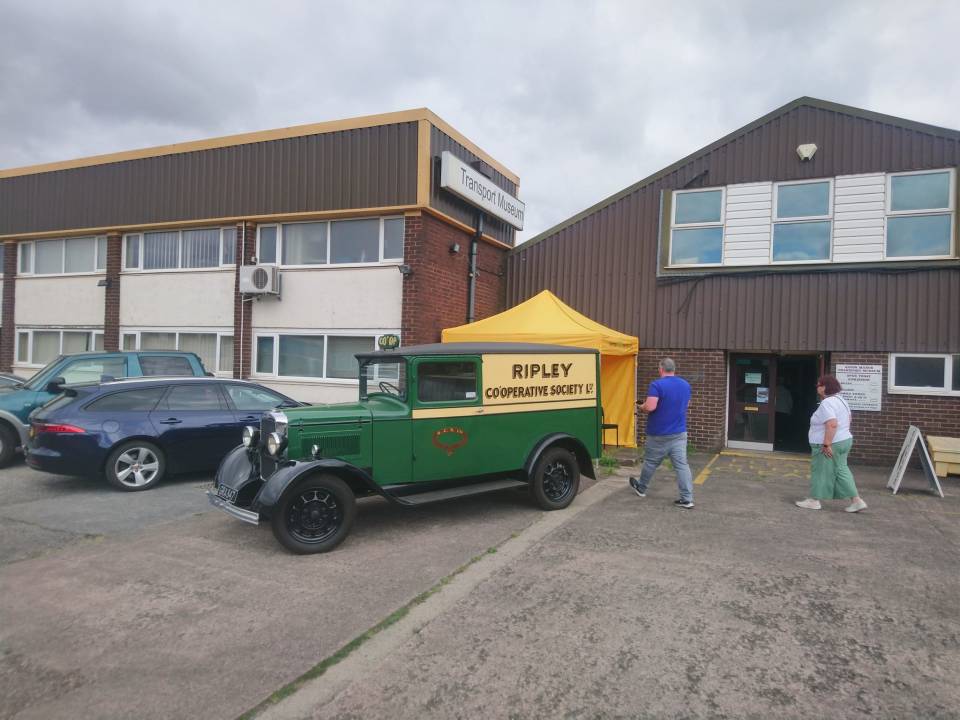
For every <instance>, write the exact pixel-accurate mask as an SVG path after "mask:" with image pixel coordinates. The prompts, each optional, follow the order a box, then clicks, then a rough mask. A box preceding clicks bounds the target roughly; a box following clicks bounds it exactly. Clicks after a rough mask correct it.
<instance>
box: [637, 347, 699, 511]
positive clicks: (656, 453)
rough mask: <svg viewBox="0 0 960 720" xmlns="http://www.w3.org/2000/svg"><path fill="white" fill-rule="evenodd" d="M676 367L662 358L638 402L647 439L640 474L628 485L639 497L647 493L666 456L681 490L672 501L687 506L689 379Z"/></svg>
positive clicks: (690, 504)
mask: <svg viewBox="0 0 960 720" xmlns="http://www.w3.org/2000/svg"><path fill="white" fill-rule="evenodd" d="M676 371H677V364H676V363H675V362H674V361H673V360H671V359H670V358H664V359H663V360H661V361H660V378H659V379H657V380H654V381H653V382H652V383H650V388H649V389H648V390H647V399H646V400H645V401H644V402H643V404H641V405H639V408H640V409H641V410H642V411H643V412H645V413H647V441H646V442H645V443H644V446H643V470H641V471H640V477H639V478H635V477H631V478H630V487H632V488H633V491H634V492H635V493H636V494H637V495H639V496H640V497H646V496H647V486H648V485H649V484H650V480H651V479H652V478H653V474H654V473H655V472H656V471H657V468H658V467H660V463H662V462H663V459H664V458H665V457H667V456H669V457H670V461H671V462H672V463H673V469H674V470H675V471H676V473H677V488H678V489H679V491H680V498H679V499H678V500H675V501H674V505H676V506H677V507H681V508H685V509H687V510H689V509H691V508H692V507H693V476H692V475H691V474H690V466H689V465H688V464H687V405H689V404H690V383H688V382H687V381H686V380H684V379H683V378H679V377H677V376H676V375H675V373H676Z"/></svg>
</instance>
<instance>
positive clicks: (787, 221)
mask: <svg viewBox="0 0 960 720" xmlns="http://www.w3.org/2000/svg"><path fill="white" fill-rule="evenodd" d="M834 179H835V178H811V179H810V180H785V181H784V182H775V183H773V206H772V209H771V215H770V255H769V258H768V259H769V262H770V264H771V265H824V264H826V263H832V262H833V203H834V194H833V193H834V184H833V181H834ZM824 182H825V183H827V186H828V189H827V214H826V215H809V216H803V217H791V218H780V217H778V215H779V212H780V208H779V202H780V193H779V192H778V190H779V189H780V188H781V187H783V186H785V185H816V184H819V183H824ZM828 221H829V223H830V250H829V252H828V253H827V257H825V258H818V259H816V260H774V259H773V239H774V234H775V233H776V229H777V225H798V224H800V223H809V222H828Z"/></svg>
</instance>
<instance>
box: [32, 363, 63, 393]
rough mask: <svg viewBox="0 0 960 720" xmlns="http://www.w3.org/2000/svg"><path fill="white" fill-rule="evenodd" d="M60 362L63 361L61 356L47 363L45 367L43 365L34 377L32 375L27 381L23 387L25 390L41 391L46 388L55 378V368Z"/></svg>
mask: <svg viewBox="0 0 960 720" xmlns="http://www.w3.org/2000/svg"><path fill="white" fill-rule="evenodd" d="M61 360H63V356H62V355H60V356H57V357H55V358H54V359H53V360H51V361H50V362H48V363H47V364H46V365H44V366H43V367H42V368H40V369H39V370H38V371H37V374H36V375H34V376H33V377H32V378H30V379H29V380H27V382H26V384H25V385H24V387H25V388H27V389H28V390H43V389H44V388H45V387H46V386H47V383H48V382H50V381H51V380H53V378H54V377H56V376H55V375H54V371H55V370H56V368H57V366H58V365H59V364H60V361H61Z"/></svg>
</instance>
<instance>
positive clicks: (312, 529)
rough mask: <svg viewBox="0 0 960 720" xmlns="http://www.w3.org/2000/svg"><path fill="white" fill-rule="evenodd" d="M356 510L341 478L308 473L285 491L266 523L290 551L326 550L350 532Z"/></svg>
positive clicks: (316, 551) (303, 553) (307, 552)
mask: <svg viewBox="0 0 960 720" xmlns="http://www.w3.org/2000/svg"><path fill="white" fill-rule="evenodd" d="M356 511H357V502H356V499H355V498H354V496H353V491H352V490H351V489H350V488H349V487H347V484H346V483H345V482H343V480H341V479H340V478H338V477H335V476H333V475H311V476H310V477H307V478H305V479H303V480H301V481H300V482H299V483H297V484H296V485H295V486H294V487H293V488H292V489H291V490H289V491H288V492H287V493H286V495H285V496H284V498H283V499H282V500H281V501H280V504H279V505H278V506H277V508H276V509H275V510H274V511H273V513H272V517H271V519H270V524H271V527H272V528H273V535H274V537H275V538H277V540H278V541H279V542H280V544H281V545H283V546H284V547H285V548H287V550H290V551H291V552H295V553H299V554H302V555H305V554H310V553H322V552H329V551H330V550H333V549H334V548H335V547H336V546H337V545H339V544H340V543H341V542H343V539H344V538H345V537H346V536H347V533H349V532H350V527H351V526H352V525H353V518H354V516H355V515H356Z"/></svg>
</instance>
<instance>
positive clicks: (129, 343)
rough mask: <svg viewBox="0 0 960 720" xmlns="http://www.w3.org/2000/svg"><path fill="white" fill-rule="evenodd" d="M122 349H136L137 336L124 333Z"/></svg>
mask: <svg viewBox="0 0 960 720" xmlns="http://www.w3.org/2000/svg"><path fill="white" fill-rule="evenodd" d="M123 349H124V350H136V349H137V336H136V335H133V334H124V336H123Z"/></svg>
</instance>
